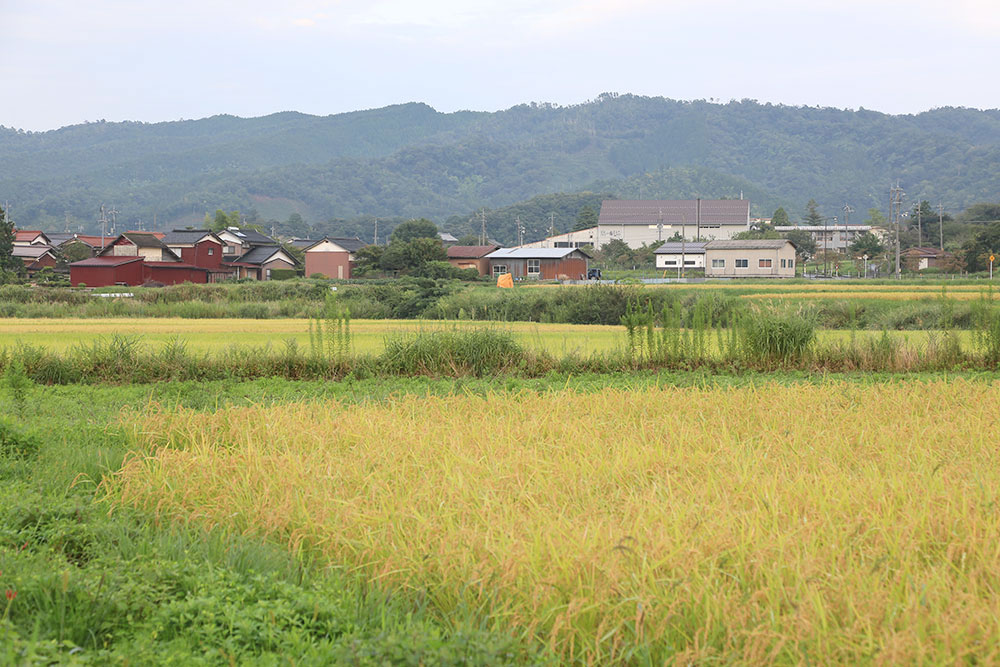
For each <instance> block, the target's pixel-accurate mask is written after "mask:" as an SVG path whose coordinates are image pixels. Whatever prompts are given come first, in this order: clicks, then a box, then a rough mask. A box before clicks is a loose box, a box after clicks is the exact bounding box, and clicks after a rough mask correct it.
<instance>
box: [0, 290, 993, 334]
mask: <svg viewBox="0 0 1000 667" xmlns="http://www.w3.org/2000/svg"><path fill="white" fill-rule="evenodd" d="M331 286H334V287H337V289H338V292H337V293H338V295H339V299H340V300H341V302H342V303H343V305H344V306H345V307H347V308H349V309H350V310H351V313H352V315H353V316H354V317H355V318H356V319H380V320H382V319H387V320H393V319H407V320H410V319H428V320H442V319H443V320H480V321H506V322H553V323H566V324H617V323H618V319H619V318H620V317H621V315H623V314H624V312H625V309H626V306H627V304H628V303H629V302H631V301H636V300H640V301H647V300H648V301H650V302H651V303H652V304H653V307H654V310H656V311H657V312H659V311H660V310H661V309H662V308H663V307H665V306H666V307H672V305H673V303H675V302H679V303H681V305H682V306H684V307H685V308H687V309H691V308H693V307H694V306H695V305H696V303H697V302H699V301H710V302H711V304H712V309H713V311H715V313H716V315H717V316H718V317H722V318H727V319H732V318H734V317H735V316H736V315H738V313H739V312H741V311H743V310H746V309H747V308H748V307H749V306H750V305H751V302H761V301H765V302H766V303H767V304H769V305H771V306H773V307H775V308H777V309H780V310H785V311H802V312H804V313H806V314H807V315H808V316H809V317H810V318H812V319H813V320H815V322H816V324H817V325H818V326H820V327H822V328H829V329H845V328H851V327H854V328H860V329H874V330H879V329H940V328H951V327H957V328H962V329H965V328H969V327H970V315H971V309H972V305H973V304H972V302H973V301H974V300H981V299H984V298H988V299H993V298H995V296H994V295H993V294H992V293H991V292H989V291H988V289H987V288H988V285H987V284H984V282H983V281H979V282H968V283H959V284H946V283H940V284H928V283H926V282H922V283H919V284H908V283H904V284H896V283H878V284H875V283H874V282H871V281H860V282H855V283H822V284H816V283H800V282H795V281H789V282H784V281H783V282H780V283H775V282H773V281H770V282H761V281H757V282H753V281H740V282H723V283H705V284H695V285H678V284H674V285H666V286H648V287H642V286H634V285H627V286H590V287H572V286H571V287H562V286H552V285H548V286H547V285H538V286H531V285H519V286H518V287H517V288H516V289H513V290H499V289H497V288H495V287H486V286H476V285H469V284H463V283H456V282H448V281H433V280H426V279H399V280H395V281H373V282H365V283H356V284H355V283H351V284H340V285H331V284H330V283H329V282H328V281H311V280H298V281H288V282H285V283H274V282H271V283H268V282H265V283H259V284H235V285H225V284H223V285H180V286H176V287H168V288H162V289H153V288H135V289H131V290H130V293H131V294H133V296H132V297H130V298H100V297H98V296H95V295H94V294H92V293H90V292H88V291H81V290H73V289H55V288H35V289H32V288H28V287H22V286H4V287H0V317H3V318H79V317H85V318H108V317H114V318H185V319H218V318H233V319H282V318H302V319H304V318H308V317H312V316H315V315H316V314H317V312H319V311H320V310H322V308H323V304H324V301H325V298H326V295H327V294H329V293H330V287H331Z"/></svg>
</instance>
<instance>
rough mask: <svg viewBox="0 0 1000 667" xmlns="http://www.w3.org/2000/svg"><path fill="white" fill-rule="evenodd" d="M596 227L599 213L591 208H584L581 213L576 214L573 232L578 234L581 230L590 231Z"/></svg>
mask: <svg viewBox="0 0 1000 667" xmlns="http://www.w3.org/2000/svg"><path fill="white" fill-rule="evenodd" d="M596 226H597V213H596V212H595V211H594V209H592V208H590V207H589V206H584V207H583V208H581V209H580V212H579V213H577V214H576V224H575V225H573V231H574V232H578V231H580V230H581V229H590V228H591V227H596Z"/></svg>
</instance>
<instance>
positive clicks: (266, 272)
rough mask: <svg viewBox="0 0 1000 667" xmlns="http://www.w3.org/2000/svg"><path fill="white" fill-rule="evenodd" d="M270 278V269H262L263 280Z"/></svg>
mask: <svg viewBox="0 0 1000 667" xmlns="http://www.w3.org/2000/svg"><path fill="white" fill-rule="evenodd" d="M270 279H271V269H264V280H270Z"/></svg>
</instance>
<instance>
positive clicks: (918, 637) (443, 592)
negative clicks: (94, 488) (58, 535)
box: [103, 380, 1000, 664]
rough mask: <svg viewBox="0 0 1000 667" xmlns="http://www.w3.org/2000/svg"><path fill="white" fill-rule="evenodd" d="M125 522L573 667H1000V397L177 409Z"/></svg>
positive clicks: (885, 390) (969, 391)
mask: <svg viewBox="0 0 1000 667" xmlns="http://www.w3.org/2000/svg"><path fill="white" fill-rule="evenodd" d="M125 428H126V429H127V430H128V432H129V433H131V438H132V442H133V446H134V448H135V450H136V451H135V453H134V454H133V455H131V456H130V457H129V458H128V460H127V461H126V462H125V464H124V465H123V466H122V468H121V469H120V471H119V472H118V473H117V474H115V475H114V476H113V477H111V478H109V479H108V480H106V481H105V483H104V487H103V488H104V493H105V494H106V495H107V497H108V499H110V500H111V501H112V502H113V503H115V505H116V506H117V507H118V508H119V511H124V510H125V509H126V508H133V509H137V510H139V511H142V512H148V513H152V514H153V515H154V516H156V517H158V518H159V520H161V521H170V522H181V523H185V524H187V523H193V524H195V525H204V526H213V527H220V528H223V529H225V530H229V531H232V532H233V533H238V534H244V535H249V536H261V537H266V538H268V539H270V540H274V541H276V542H278V543H281V544H284V545H286V546H287V548H289V549H291V550H292V551H293V552H296V553H300V554H309V555H311V556H314V557H319V558H323V559H325V560H326V561H327V562H328V563H330V565H331V566H335V567H342V568H345V570H346V571H349V572H354V573H360V574H362V575H363V576H364V577H366V578H367V579H368V580H370V581H372V582H378V583H379V584H380V585H386V586H390V587H394V588H397V589H400V590H405V591H412V592H419V594H420V595H421V596H426V599H427V600H428V601H429V604H430V607H431V609H433V610H434V611H435V613H437V614H439V615H440V616H441V617H442V618H447V617H448V616H449V614H452V613H456V612H457V611H458V610H462V609H470V608H472V609H479V610H481V611H482V612H483V613H485V614H487V615H488V616H490V617H491V618H500V619H503V621H504V623H505V624H508V625H510V626H512V627H519V628H524V629H526V630H527V632H528V634H529V635H530V636H533V637H534V638H535V639H536V640H537V641H539V642H541V643H542V644H544V645H546V646H547V647H548V648H549V649H550V650H551V651H553V652H555V653H556V654H557V655H559V656H561V658H562V659H563V660H572V661H580V662H587V663H607V662H613V661H621V662H641V663H655V664H662V663H663V662H664V661H675V662H685V663H690V662H705V661H712V662H743V663H760V662H803V661H807V662H824V663H830V662H836V663H858V662H871V661H875V662H887V663H916V662H921V663H935V664H939V663H953V662H962V661H969V660H977V661H981V662H986V663H990V662H994V661H996V660H998V659H1000V639H998V638H1000V621H998V619H1000V601H998V597H997V596H996V594H995V592H996V590H997V589H998V587H1000V550H998V549H997V544H998V543H1000V514H998V513H997V511H996V507H997V503H998V502H1000V497H998V495H997V489H998V488H1000V455H998V449H997V447H996V437H997V436H996V434H997V433H998V430H1000V384H997V383H995V382H993V383H982V382H968V381H962V380H955V381H944V380H936V381H928V382H906V383H885V384H875V385H859V384H857V383H849V382H843V381H830V382H825V383H820V384H807V385H794V386H786V385H779V384H773V383H772V384H755V385H750V386H742V387H735V388H732V387H731V388H719V387H706V388H697V387H694V388H692V387H689V388H683V389H682V388H670V387H659V388H653V389H647V390H644V391H627V390H618V389H611V390H606V391H602V392H598V393H592V394H578V393H573V392H560V391H556V392H552V393H546V394H541V395H539V394H537V393H535V392H531V393H523V392H504V391H498V392H488V393H487V394H486V395H483V396H479V395H454V396H445V397H434V396H427V397H414V396H410V397H404V398H399V399H398V400H393V401H389V402H387V403H381V404H377V405H364V406H358V405H343V404H341V403H339V402H325V403H316V402H308V403H299V404H289V405H283V406H271V407H232V408H227V409H222V410H219V411H217V412H215V413H213V414H205V413H201V412H196V411H192V410H187V409H172V408H162V409H156V408H155V406H154V407H152V408H151V409H149V410H143V411H137V412H135V413H133V414H132V415H131V416H130V417H129V418H128V419H127V420H126V422H125Z"/></svg>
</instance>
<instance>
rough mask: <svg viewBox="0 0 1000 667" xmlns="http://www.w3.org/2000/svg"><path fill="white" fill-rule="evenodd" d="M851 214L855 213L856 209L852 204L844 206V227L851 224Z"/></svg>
mask: <svg viewBox="0 0 1000 667" xmlns="http://www.w3.org/2000/svg"><path fill="white" fill-rule="evenodd" d="M851 213H854V207H853V206H851V205H850V204H844V225H845V226H846V225H849V224H851Z"/></svg>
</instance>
